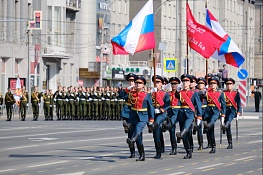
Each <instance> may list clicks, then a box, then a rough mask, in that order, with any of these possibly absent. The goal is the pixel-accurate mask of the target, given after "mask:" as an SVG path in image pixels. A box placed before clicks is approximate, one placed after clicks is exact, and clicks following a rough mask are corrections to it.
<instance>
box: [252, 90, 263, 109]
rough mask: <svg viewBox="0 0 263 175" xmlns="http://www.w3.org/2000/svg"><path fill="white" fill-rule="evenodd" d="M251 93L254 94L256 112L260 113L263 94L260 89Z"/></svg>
mask: <svg viewBox="0 0 263 175" xmlns="http://www.w3.org/2000/svg"><path fill="white" fill-rule="evenodd" d="M251 93H252V94H254V98H255V112H259V105H260V100H261V92H259V91H258V87H256V90H253V91H252V92H251Z"/></svg>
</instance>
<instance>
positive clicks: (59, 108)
mask: <svg viewBox="0 0 263 175" xmlns="http://www.w3.org/2000/svg"><path fill="white" fill-rule="evenodd" d="M62 106H63V102H62V100H57V103H56V111H57V120H61V117H62V111H63V108H62Z"/></svg>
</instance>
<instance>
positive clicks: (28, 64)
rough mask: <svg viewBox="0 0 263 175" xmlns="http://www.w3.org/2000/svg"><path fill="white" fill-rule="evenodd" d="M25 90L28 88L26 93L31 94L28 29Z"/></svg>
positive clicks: (28, 37)
mask: <svg viewBox="0 0 263 175" xmlns="http://www.w3.org/2000/svg"><path fill="white" fill-rule="evenodd" d="M26 33H27V59H28V60H27V61H28V62H27V66H28V69H27V90H28V95H31V87H30V84H31V83H30V70H31V65H30V46H29V41H30V40H29V39H30V30H27V32H26Z"/></svg>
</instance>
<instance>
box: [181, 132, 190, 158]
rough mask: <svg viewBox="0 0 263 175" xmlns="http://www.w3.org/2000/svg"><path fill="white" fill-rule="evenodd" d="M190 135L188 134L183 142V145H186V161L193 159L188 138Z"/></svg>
mask: <svg viewBox="0 0 263 175" xmlns="http://www.w3.org/2000/svg"><path fill="white" fill-rule="evenodd" d="M188 136H189V135H188V134H187V133H186V134H185V135H184V136H183V138H182V140H183V144H184V148H185V150H186V156H184V159H191V158H192V149H191V145H190V143H189V138H188Z"/></svg>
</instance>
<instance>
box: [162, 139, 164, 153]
mask: <svg viewBox="0 0 263 175" xmlns="http://www.w3.org/2000/svg"><path fill="white" fill-rule="evenodd" d="M161 152H162V153H164V152H165V145H164V139H161Z"/></svg>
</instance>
